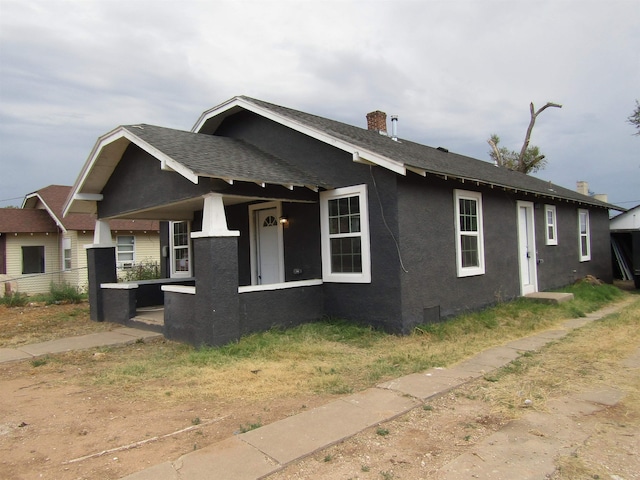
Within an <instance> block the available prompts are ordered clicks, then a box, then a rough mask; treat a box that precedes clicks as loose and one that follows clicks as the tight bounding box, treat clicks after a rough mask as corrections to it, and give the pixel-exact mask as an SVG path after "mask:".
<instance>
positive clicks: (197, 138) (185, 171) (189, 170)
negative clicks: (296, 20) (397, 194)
mask: <svg viewBox="0 0 640 480" xmlns="http://www.w3.org/2000/svg"><path fill="white" fill-rule="evenodd" d="M132 143H133V144H135V145H137V146H138V147H139V148H141V149H142V150H144V151H146V152H147V153H149V154H150V155H152V156H153V157H155V158H156V159H158V160H159V161H160V168H161V169H162V170H168V171H175V172H177V173H179V174H181V175H182V176H184V177H185V178H187V179H188V180H190V181H192V182H193V183H196V184H197V183H198V181H199V178H200V177H209V178H217V179H221V180H224V181H226V182H228V183H231V184H232V183H233V182H234V181H241V182H251V183H256V184H258V185H261V186H263V187H264V186H265V185H266V184H273V185H281V186H284V187H286V188H288V189H289V190H293V189H294V187H302V188H308V189H311V190H314V191H317V190H318V189H319V188H331V186H330V185H329V184H328V183H327V182H325V181H323V180H322V179H319V178H317V177H315V176H314V175H311V174H309V173H306V172H303V171H302V170H300V169H299V168H297V167H295V166H294V165H291V164H290V163H288V162H286V161H284V160H283V159H281V158H278V157H276V156H274V155H272V154H269V153H267V152H264V151H262V150H260V149H259V148H257V147H255V146H254V145H251V144H248V143H246V142H244V141H242V140H239V139H234V138H228V137H220V136H215V135H204V134H201V133H193V132H187V131H184V130H176V129H173V128H166V127H159V126H155V125H147V124H138V125H123V126H120V127H118V128H116V129H114V130H113V131H111V132H109V133H107V134H106V135H103V136H102V137H100V138H99V139H98V142H97V143H96V145H95V146H94V148H93V150H92V152H91V154H90V156H89V159H88V160H87V162H86V163H85V165H84V167H83V170H82V172H81V173H80V176H79V177H78V179H77V180H76V183H75V185H74V187H73V189H72V190H71V193H70V195H69V197H68V198H67V201H66V204H65V208H64V212H63V214H64V215H67V214H70V213H95V212H96V202H97V201H100V200H101V198H102V195H101V192H102V189H103V187H104V185H105V184H106V183H107V181H108V179H109V177H110V176H111V174H112V173H113V171H114V169H115V168H116V166H117V165H118V162H119V161H120V159H121V157H122V155H123V154H124V152H125V150H126V148H127V147H128V146H129V145H130V144H132Z"/></svg>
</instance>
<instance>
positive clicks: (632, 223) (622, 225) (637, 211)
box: [609, 205, 640, 231]
mask: <svg viewBox="0 0 640 480" xmlns="http://www.w3.org/2000/svg"><path fill="white" fill-rule="evenodd" d="M609 229H610V230H611V231H640V205H638V206H637V207H634V208H632V209H630V210H628V211H626V212H624V213H621V214H620V215H618V216H617V217H614V218H612V219H611V221H610V223H609Z"/></svg>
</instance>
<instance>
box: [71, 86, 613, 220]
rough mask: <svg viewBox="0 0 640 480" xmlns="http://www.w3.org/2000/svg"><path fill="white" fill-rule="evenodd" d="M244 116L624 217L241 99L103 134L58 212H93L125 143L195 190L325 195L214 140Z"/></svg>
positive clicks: (471, 162)
mask: <svg viewBox="0 0 640 480" xmlns="http://www.w3.org/2000/svg"><path fill="white" fill-rule="evenodd" d="M243 110H247V111H251V112H253V113H255V114H257V115H260V116H263V117H265V118H268V119H270V120H273V121H274V122H277V123H279V124H282V125H284V126H287V127H289V128H292V129H294V130H296V131H299V132H301V133H303V134H306V135H308V136H310V137H312V138H315V139H318V140H320V141H323V142H325V143H327V144H329V145H332V146H333V147H335V148H338V149H341V150H343V151H346V152H349V153H350V154H351V155H352V156H353V160H354V161H356V162H361V163H368V164H373V165H378V166H380V167H383V168H387V169H389V170H391V171H394V172H396V173H398V174H400V175H413V174H418V175H422V176H425V177H426V176H428V175H435V176H438V177H440V178H444V179H454V180H459V181H462V182H465V183H466V182H470V183H475V184H477V185H481V184H482V185H486V186H489V187H491V188H502V189H505V190H509V191H514V192H526V193H530V194H534V195H536V196H541V197H544V198H550V199H561V200H567V201H572V202H576V203H579V204H583V205H592V206H597V207H601V208H607V209H614V210H620V211H623V210H625V209H624V208H620V207H617V206H615V205H611V204H608V203H605V202H602V201H599V200H596V199H594V198H593V197H589V196H586V195H582V194H580V193H578V192H576V191H573V190H570V189H567V188H564V187H561V186H558V185H555V184H552V183H551V182H548V181H545V180H541V179H539V178H536V177H533V176H531V175H525V174H523V173H519V172H514V171H511V170H508V169H506V168H504V167H497V166H495V165H494V164H493V163H490V162H486V161H482V160H478V159H475V158H471V157H467V156H464V155H458V154H456V153H452V152H448V151H446V150H444V149H438V148H433V147H428V146H425V145H421V144H418V143H415V142H411V141H409V140H405V139H398V140H397V141H395V140H393V139H392V138H390V137H388V136H386V135H381V134H380V133H378V132H377V131H372V130H367V129H364V128H360V127H355V126H353V125H348V124H345V123H342V122H338V121H335V120H330V119H328V118H324V117H319V116H317V115H312V114H309V113H305V112H301V111H298V110H293V109H290V108H286V107H282V106H279V105H275V104H272V103H268V102H265V101H262V100H257V99H254V98H250V97H246V96H239V97H234V98H232V99H230V100H228V101H227V102H224V103H222V104H220V105H218V106H217V107H214V108H212V109H210V110H207V111H205V112H204V113H203V114H202V115H201V116H200V118H199V119H198V121H197V122H196V124H195V125H194V127H193V128H192V130H191V132H186V131H182V130H175V129H170V128H164V127H158V126H153V125H146V124H142V125H126V126H120V127H118V128H116V129H114V130H113V131H111V132H109V133H107V134H105V135H103V136H102V137H100V138H99V139H98V141H97V143H96V145H95V146H94V148H93V150H92V151H91V154H90V155H89V158H88V159H87V162H86V163H85V165H84V167H83V169H82V171H81V172H80V175H79V177H78V180H77V181H76V184H75V185H74V187H73V190H72V194H71V196H70V198H69V200H68V202H67V203H66V206H65V207H64V211H65V212H95V211H96V202H97V201H100V200H101V198H102V196H101V192H102V188H103V187H104V185H105V184H106V182H107V180H108V179H109V177H110V176H111V174H112V173H113V170H114V169H115V167H116V166H117V164H118V162H119V160H120V158H121V157H122V154H123V153H124V151H125V150H126V148H127V147H128V146H129V145H130V144H131V143H134V144H136V145H137V146H138V147H140V148H141V149H143V150H144V151H146V152H148V153H149V154H151V155H153V156H154V157H155V158H157V159H158V160H159V161H160V162H161V168H162V169H163V170H172V171H175V172H178V173H179V174H181V175H183V176H184V177H185V178H187V179H189V180H191V181H192V182H193V183H198V179H199V177H212V178H221V179H223V180H225V181H228V182H230V183H232V182H233V181H236V180H237V181H248V182H255V183H258V184H262V185H264V184H266V183H271V184H277V185H283V186H286V187H287V188H290V189H293V188H294V187H307V188H312V189H314V190H316V189H317V188H318V187H322V188H331V186H330V185H327V184H326V183H325V182H324V181H323V180H322V179H319V178H315V177H313V176H312V175H310V174H309V173H307V172H303V171H301V170H299V169H298V168H296V167H295V166H293V165H290V164H289V163H288V162H286V161H284V160H283V159H280V158H277V157H275V156H273V155H271V154H269V153H267V152H264V151H262V150H260V149H259V148H257V147H255V146H253V145H250V144H248V143H246V142H243V141H242V140H237V139H231V138H226V137H221V136H216V135H213V134H214V133H215V131H216V129H217V127H218V126H219V125H220V124H221V123H222V121H223V120H224V119H225V118H226V117H228V116H230V115H233V114H235V113H237V112H240V111H243Z"/></svg>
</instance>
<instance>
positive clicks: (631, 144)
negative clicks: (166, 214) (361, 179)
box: [0, 0, 640, 204]
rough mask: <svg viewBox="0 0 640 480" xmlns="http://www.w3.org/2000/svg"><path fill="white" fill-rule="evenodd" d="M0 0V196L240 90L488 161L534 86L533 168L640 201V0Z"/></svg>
mask: <svg viewBox="0 0 640 480" xmlns="http://www.w3.org/2000/svg"><path fill="white" fill-rule="evenodd" d="M0 10H1V12H0V13H1V15H0V144H1V145H2V148H1V149H0V162H1V164H2V166H3V172H7V174H6V175H3V176H2V177H3V178H2V179H0V189H1V191H2V192H3V193H2V194H1V195H0V196H1V197H3V198H9V197H19V196H22V195H24V194H25V193H27V192H30V191H33V190H35V189H37V188H41V187H43V186H46V185H47V184H49V183H54V182H55V183H65V184H70V183H72V182H73V181H74V180H75V176H76V175H77V173H78V172H79V170H80V167H81V165H82V163H83V162H84V161H85V159H86V157H87V155H88V154H89V152H90V150H91V147H92V146H93V144H94V143H95V141H96V139H97V138H98V136H100V135H102V134H104V133H106V132H107V131H109V130H111V129H113V128H114V127H116V126H117V125H120V124H131V123H140V122H144V123H153V124H158V125H163V126H168V127H174V128H182V129H185V130H188V129H190V128H191V127H192V125H193V123H194V122H195V121H196V119H197V118H198V116H199V115H200V113H201V112H202V111H204V110H206V109H208V108H210V107H212V106H214V105H216V104H218V103H221V102H223V101H224V100H226V99H228V98H230V97H232V96H234V95H241V94H246V95H250V96H253V97H256V98H261V99H264V100H267V101H271V102H274V103H279V104H282V105H285V106H288V107H291V108H296V109H300V110H304V111H308V112H310V113H314V114H318V115H323V116H326V117H329V118H333V119H337V120H340V121H344V122H347V123H351V124H354V125H359V126H363V127H364V126H365V120H364V118H365V114H366V113H367V112H369V111H371V110H374V109H381V110H385V111H387V113H389V114H397V115H399V117H400V121H399V133H400V136H403V137H405V138H409V139H411V140H414V141H418V142H421V143H426V144H428V145H433V146H438V145H443V146H446V147H448V148H449V149H451V150H452V151H457V152H459V153H462V154H465V155H470V156H475V157H477V158H480V159H485V160H486V159H488V155H487V152H488V145H487V144H486V138H488V136H489V135H490V134H492V133H498V134H499V135H500V136H501V138H502V140H503V143H504V144H505V146H508V147H509V148H512V149H515V150H517V149H519V148H520V145H521V142H522V139H523V137H524V133H525V129H526V127H527V124H528V121H529V102H531V101H533V102H534V103H535V104H536V106H541V105H543V104H544V103H545V102H547V101H555V102H559V103H562V104H563V105H564V106H563V108H562V109H561V110H557V109H550V110H548V111H545V112H544V113H543V114H542V115H541V116H540V117H539V119H538V122H537V124H536V127H535V130H534V135H533V139H532V142H533V143H534V144H536V145H539V146H540V147H541V149H542V150H543V152H544V153H545V154H546V155H547V157H548V158H549V161H550V163H549V166H548V168H547V169H546V170H544V171H542V172H541V175H540V176H542V177H543V178H547V179H551V180H553V181H554V182H557V183H561V184H563V185H565V186H567V187H570V188H571V187H573V185H574V182H575V181H576V180H578V179H580V180H589V181H591V183H592V186H593V188H594V189H595V190H598V191H608V192H610V194H611V200H612V201H616V200H617V201H632V200H638V201H639V203H640V198H639V197H638V194H637V192H638V191H640V180H637V179H638V178H640V175H639V174H640V165H639V163H640V162H639V161H638V160H637V158H638V148H639V145H638V142H640V139H639V138H638V137H634V136H633V135H632V134H633V133H634V131H633V129H632V127H631V126H629V125H627V124H626V123H625V119H626V118H627V117H628V115H629V114H630V113H631V111H632V109H633V107H634V105H635V103H634V101H635V99H636V98H638V96H639V95H640V94H639V93H638V88H637V85H639V84H640V65H639V62H638V55H637V49H638V48H637V47H638V45H640V33H639V32H638V29H637V25H638V24H640V9H638V8H637V2H636V1H635V0H629V1H625V0H613V1H604V0H602V1H585V2H579V3H578V2H571V1H564V2H557V1H518V2H513V1H502V0H495V1H494V0H482V1H476V2H470V1H429V2H415V1H402V0H401V1H386V0H380V1H369V2H364V1H327V2H310V1H302V0H299V1H275V0H273V1H269V0H268V1H260V2H258V1H255V2H254V1H242V2H240V1H216V2H204V1H181V2H178V1H160V2H158V1H147V0H136V1H133V2H124V1H112V0H110V1H105V0H95V1H91V2H86V1H63V0H52V1H44V0H36V1H34V0H31V1H29V0H18V1H14V0H0ZM580 177H582V178H580ZM584 177H587V178H584ZM0 200H2V198H0ZM0 204H1V203H0Z"/></svg>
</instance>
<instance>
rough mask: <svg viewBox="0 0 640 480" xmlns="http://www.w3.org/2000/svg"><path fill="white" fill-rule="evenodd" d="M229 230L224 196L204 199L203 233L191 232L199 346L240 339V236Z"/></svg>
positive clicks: (194, 330)
mask: <svg viewBox="0 0 640 480" xmlns="http://www.w3.org/2000/svg"><path fill="white" fill-rule="evenodd" d="M239 236H240V232H238V231H230V230H229V229H228V227H227V219H226V216H225V213H224V205H223V203H222V196H221V195H217V194H211V195H207V196H206V197H205V199H204V212H203V218H202V231H201V232H192V233H191V238H193V249H194V256H193V258H194V261H195V262H197V263H198V267H197V269H196V298H195V315H194V317H195V318H194V328H193V330H192V332H193V334H194V336H195V338H194V339H193V342H192V343H194V344H196V345H202V344H206V345H224V344H226V343H229V342H231V341H234V340H237V339H238V338H240V315H239V298H238V237H239Z"/></svg>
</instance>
